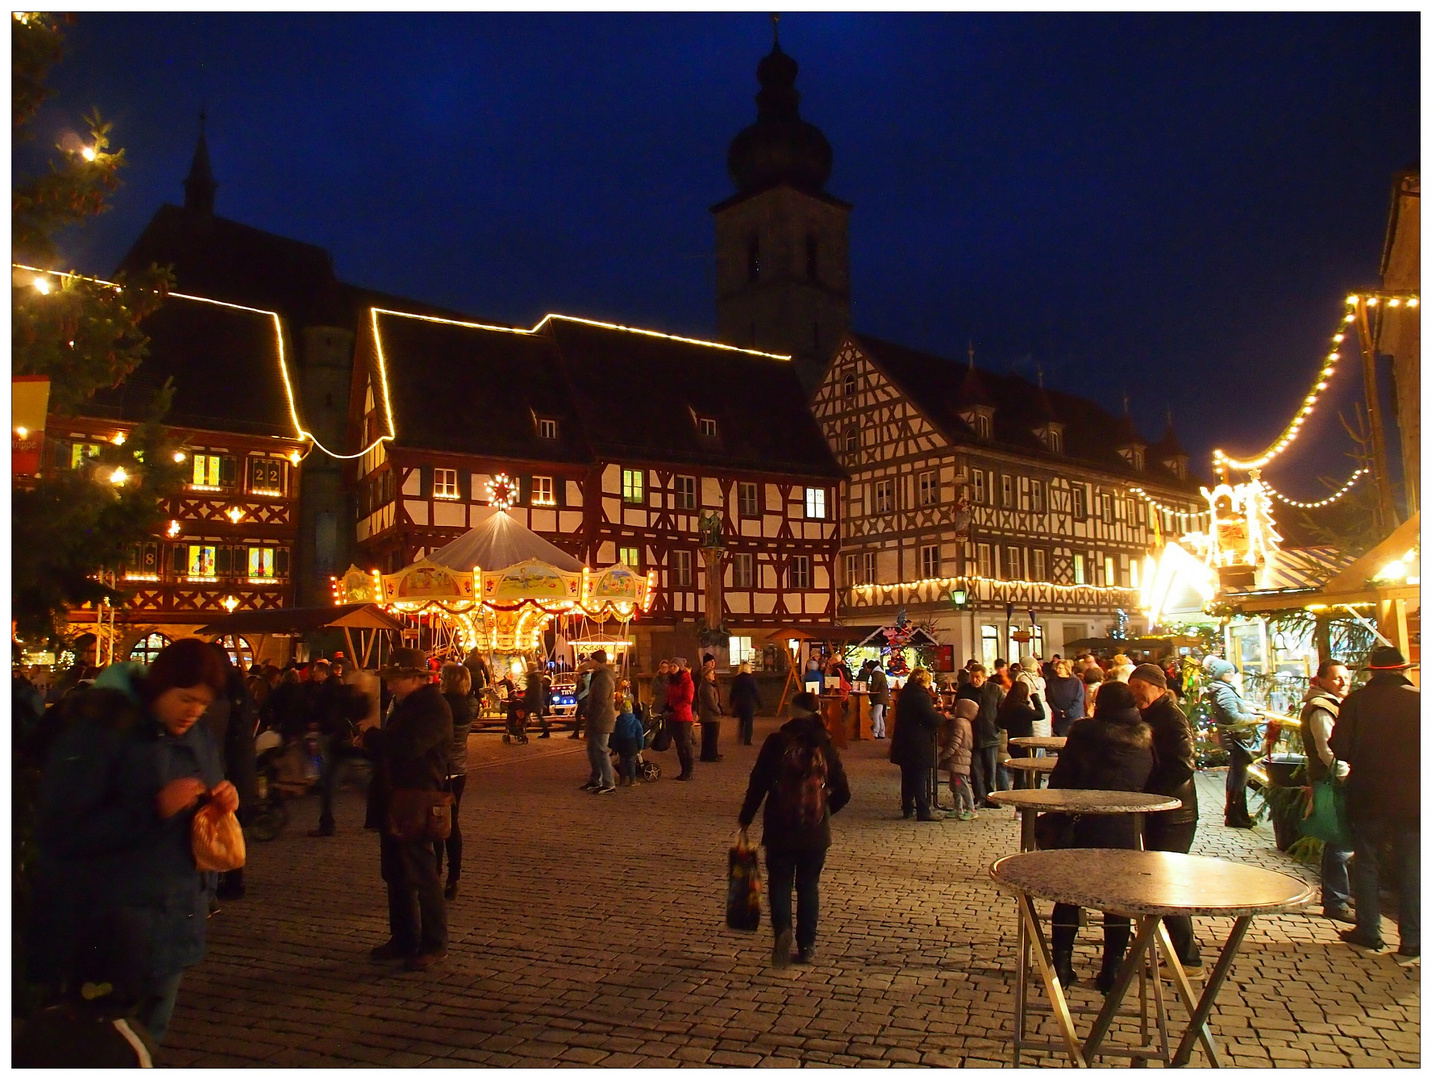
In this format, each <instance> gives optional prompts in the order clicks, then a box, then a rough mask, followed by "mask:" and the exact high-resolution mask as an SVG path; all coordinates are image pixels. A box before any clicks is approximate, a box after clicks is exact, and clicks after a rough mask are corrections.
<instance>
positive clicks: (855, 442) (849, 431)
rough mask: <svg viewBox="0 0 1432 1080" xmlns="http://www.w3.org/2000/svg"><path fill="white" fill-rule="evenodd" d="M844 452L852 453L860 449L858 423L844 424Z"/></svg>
mask: <svg viewBox="0 0 1432 1080" xmlns="http://www.w3.org/2000/svg"><path fill="white" fill-rule="evenodd" d="M844 438H845V442H844V444H843V445H844V446H845V452H846V453H847V454H853V453H855V452H856V451H857V450H859V449H860V426H859V425H858V424H847V425H846V426H845V436H844Z"/></svg>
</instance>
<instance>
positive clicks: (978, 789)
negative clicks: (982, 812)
mask: <svg viewBox="0 0 1432 1080" xmlns="http://www.w3.org/2000/svg"><path fill="white" fill-rule="evenodd" d="M969 672H970V681H969V682H968V683H966V684H965V685H964V686H962V687H960V692H959V694H957V695H956V696H957V697H962V698H967V699H969V700H970V701H973V702H974V703H975V704H976V705H978V706H979V709H980V711H979V715H978V716H976V717H975V719H974V723H973V724H971V725H970V726H971V728H972V729H973V730H974V738H975V745H974V753H973V754H972V756H971V758H970V785H971V787H973V788H974V796H975V805H976V806H979V807H985V808H988V807H990V806H992V805H993V803H991V802H990V801H989V793H990V792H991V791H994V790H996V787H995V785H996V784H997V783H998V782H999V781H998V774H997V772H996V768H997V767H998V765H999V760H998V757H999V703H1000V701H1001V700H1003V698H1004V691H1003V690H1001V689H1000V686H999V684H998V683H996V682H993V681H991V680H990V678H989V673H988V672H987V671H985V668H984V665H983V664H971V665H970V668H969Z"/></svg>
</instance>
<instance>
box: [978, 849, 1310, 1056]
mask: <svg viewBox="0 0 1432 1080" xmlns="http://www.w3.org/2000/svg"><path fill="white" fill-rule="evenodd" d="M990 877H992V878H994V880H995V881H996V882H998V883H999V884H1000V885H1001V886H1002V887H1003V888H1005V889H1006V890H1008V891H1009V892H1011V893H1013V894H1014V898H1015V904H1016V905H1017V907H1018V909H1019V937H1020V956H1021V958H1022V957H1023V955H1024V949H1025V947H1026V941H1028V942H1029V943H1030V944H1032V945H1033V946H1034V957H1035V961H1036V963H1037V965H1038V967H1039V973H1040V976H1041V977H1042V978H1043V980H1044V987H1045V990H1046V992H1047V993H1048V995H1049V1001H1050V1004H1051V1006H1052V1007H1053V1011H1054V1015H1055V1017H1056V1019H1057V1021H1058V1024H1059V1030H1060V1034H1061V1035H1062V1036H1063V1040H1064V1046H1065V1049H1066V1050H1067V1052H1068V1054H1069V1057H1070V1060H1071V1061H1073V1062H1074V1064H1075V1065H1078V1066H1081V1067H1084V1066H1087V1065H1088V1064H1089V1063H1090V1062H1091V1061H1093V1060H1094V1058H1095V1057H1096V1056H1097V1055H1099V1054H1100V1053H1101V1052H1102V1053H1109V1054H1119V1055H1125V1056H1130V1057H1133V1058H1145V1057H1149V1056H1159V1057H1162V1059H1163V1061H1164V1063H1165V1064H1166V1065H1175V1066H1182V1065H1187V1064H1188V1061H1189V1058H1190V1057H1191V1056H1192V1054H1193V1044H1194V1042H1195V1041H1197V1042H1199V1043H1200V1044H1202V1046H1203V1050H1204V1053H1205V1055H1206V1056H1207V1057H1208V1061H1209V1064H1210V1065H1214V1066H1221V1065H1222V1064H1223V1062H1222V1060H1221V1059H1220V1058H1219V1055H1218V1047H1217V1044H1216V1043H1215V1042H1214V1040H1213V1035H1212V1033H1211V1032H1210V1031H1209V1029H1208V1017H1209V1014H1210V1013H1211V1012H1212V1011H1213V1003H1214V1001H1215V1000H1216V999H1217V997H1218V991H1219V990H1220V989H1221V988H1222V987H1223V983H1224V980H1225V979H1227V978H1228V973H1229V971H1230V969H1231V968H1232V967H1233V960H1234V957H1236V956H1237V954H1238V949H1239V946H1240V945H1242V943H1243V937H1244V935H1245V934H1246V933H1247V932H1248V926H1249V924H1250V923H1251V922H1252V921H1253V917H1254V916H1255V915H1277V914H1281V913H1282V912H1285V911H1291V910H1293V909H1296V908H1299V907H1302V906H1303V905H1305V904H1307V903H1308V902H1309V901H1310V900H1311V899H1312V897H1313V887H1312V886H1311V885H1308V884H1306V883H1304V882H1302V881H1299V880H1297V879H1296V878H1292V877H1289V876H1288V875H1286V874H1279V873H1276V872H1275V871H1272V870H1264V869H1261V868H1259V867H1255V866H1244V865H1242V864H1241V863H1233V862H1227V861H1225V860H1223V859H1212V858H1208V857H1206V856H1201V855H1182V854H1179V853H1178V852H1172V851H1127V850H1123V849H1117V848H1061V849H1059V850H1055V851H1029V852H1023V853H1021V854H1019V855H1006V856H1005V857H1004V858H1002V859H999V860H998V861H996V862H995V863H994V865H992V866H991V867H990ZM1036 899H1040V900H1052V901H1054V902H1055V903H1062V904H1075V905H1077V906H1079V907H1086V908H1090V909H1092V910H1095V911H1105V912H1112V913H1113V914H1115V915H1124V916H1126V917H1128V918H1131V919H1133V920H1134V921H1135V924H1136V927H1137V928H1136V931H1135V934H1134V940H1133V944H1132V945H1131V946H1130V948H1129V952H1128V955H1127V956H1126V957H1125V958H1124V962H1123V964H1122V965H1121V966H1120V968H1119V972H1118V974H1117V975H1116V976H1115V979H1114V985H1113V987H1112V988H1111V989H1110V991H1109V993H1108V995H1107V996H1106V997H1105V999H1104V1005H1103V1008H1101V1009H1100V1010H1099V1015H1098V1017H1097V1018H1096V1019H1095V1021H1094V1026H1093V1027H1092V1028H1091V1029H1090V1031H1089V1035H1088V1037H1087V1038H1086V1039H1085V1040H1084V1042H1083V1043H1082V1044H1081V1043H1080V1042H1079V1039H1078V1036H1077V1035H1076V1034H1075V1031H1074V1020H1073V1017H1072V1016H1071V1014H1070V1010H1069V1004H1068V1001H1067V1000H1066V999H1065V997H1064V990H1063V988H1062V987H1061V986H1060V985H1059V978H1058V976H1056V975H1055V973H1054V962H1053V958H1052V956H1051V954H1050V950H1049V941H1048V939H1047V938H1046V937H1045V936H1044V928H1043V926H1042V925H1041V924H1040V921H1039V918H1038V916H1037V915H1036V914H1035V911H1034V901H1035V900H1036ZM1171 915H1188V916H1192V917H1195V918H1199V917H1202V918H1231V919H1233V929H1232V931H1231V932H1230V933H1229V935H1228V940H1227V941H1226V942H1225V943H1224V946H1223V949H1222V951H1221V952H1220V953H1219V955H1218V962H1217V963H1216V964H1215V965H1214V967H1213V972H1212V974H1211V975H1210V976H1209V979H1208V982H1207V984H1206V985H1205V986H1204V988H1203V994H1202V995H1201V996H1199V997H1197V998H1195V996H1194V993H1193V987H1192V986H1191V985H1190V984H1189V981H1188V976H1187V975H1186V974H1185V973H1184V970H1183V965H1182V964H1180V963H1179V960H1178V953H1177V951H1175V949H1174V947H1173V943H1172V941H1170V940H1169V936H1168V930H1167V928H1166V927H1165V926H1164V924H1163V920H1164V919H1165V918H1167V917H1168V916H1171ZM1160 956H1161V957H1162V959H1163V962H1164V963H1165V964H1166V965H1167V966H1168V969H1169V972H1170V974H1171V975H1172V976H1173V980H1174V988H1175V989H1176V990H1177V992H1178V996H1179V999H1180V1000H1181V1001H1182V1002H1183V1006H1184V1008H1185V1009H1186V1010H1187V1012H1188V1015H1189V1023H1188V1026H1187V1028H1185V1030H1184V1032H1183V1034H1182V1036H1181V1037H1180V1039H1179V1043H1178V1047H1177V1049H1176V1050H1175V1051H1174V1053H1173V1055H1172V1056H1171V1057H1169V1056H1166V1055H1167V1046H1166V1045H1165V1049H1164V1054H1156V1053H1155V1054H1150V1052H1149V1051H1147V1050H1144V1049H1134V1048H1129V1047H1119V1046H1110V1047H1108V1048H1107V1049H1106V1050H1101V1048H1102V1047H1103V1042H1104V1036H1105V1035H1106V1034H1107V1033H1108V1030H1109V1025H1110V1024H1111V1023H1112V1022H1113V1019H1114V1016H1115V1014H1116V1013H1118V1010H1119V1005H1120V1003H1121V1002H1122V1001H1123V998H1124V995H1125V993H1127V991H1128V989H1129V985H1130V984H1131V983H1132V982H1133V979H1134V976H1135V975H1136V974H1138V973H1139V972H1140V970H1141V968H1142V967H1143V965H1144V961H1145V957H1147V958H1148V961H1149V963H1150V964H1153V963H1155V962H1156V961H1157V959H1158V958H1159V957H1160ZM1022 963H1023V961H1022V959H1021V964H1022ZM1023 974H1024V973H1023V971H1022V970H1021V972H1020V973H1019V977H1017V978H1016V984H1017V989H1018V992H1019V993H1020V994H1022V993H1023V992H1024V979H1023V977H1022V976H1023ZM1158 996H1160V997H1161V995H1158ZM1021 1005H1022V1002H1020V1001H1016V1010H1017V1011H1018V1012H1019V1017H1018V1022H1017V1024H1016V1032H1015V1038H1016V1048H1015V1054H1016V1055H1018V1053H1019V1049H1018V1041H1019V1040H1020V1039H1021V1038H1022V1036H1023V1031H1022V1030H1020V1028H1021V1027H1022V1021H1023V1009H1022V1008H1020V1006H1021ZM1159 1012H1160V1015H1159V1020H1160V1028H1161V1029H1162V1027H1163V1019H1164V1018H1163V1015H1162V1009H1161V1008H1160V1010H1159Z"/></svg>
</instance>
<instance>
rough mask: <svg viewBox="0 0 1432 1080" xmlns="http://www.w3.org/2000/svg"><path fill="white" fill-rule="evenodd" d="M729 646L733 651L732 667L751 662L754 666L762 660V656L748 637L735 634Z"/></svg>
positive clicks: (731, 651)
mask: <svg viewBox="0 0 1432 1080" xmlns="http://www.w3.org/2000/svg"><path fill="white" fill-rule="evenodd" d="M728 648H729V650H730V653H731V667H732V669H735V668H738V667H740V666H741V665H742V664H750V665H751V666H752V667H753V668H754V667H755V666H756V665H757V664H758V663H759V662H760V657H759V655H758V654H757V653H756V649H755V647H754V646H753V645H752V643H751V639H750V638H748V637H736V636H735V635H734V634H733V635H732V636H731V640H730V644H729V645H728Z"/></svg>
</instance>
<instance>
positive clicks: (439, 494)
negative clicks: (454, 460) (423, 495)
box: [433, 469, 457, 499]
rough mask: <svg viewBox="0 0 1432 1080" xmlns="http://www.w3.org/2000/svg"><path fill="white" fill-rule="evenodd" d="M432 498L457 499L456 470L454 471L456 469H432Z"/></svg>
mask: <svg viewBox="0 0 1432 1080" xmlns="http://www.w3.org/2000/svg"><path fill="white" fill-rule="evenodd" d="M433 498H435V499H456V498H457V470H456V469H434V470H433Z"/></svg>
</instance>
